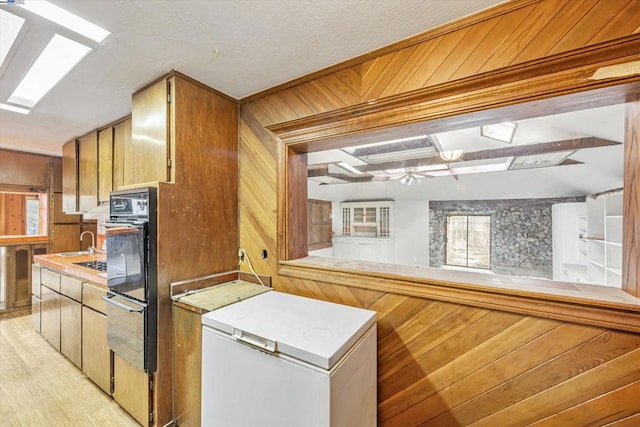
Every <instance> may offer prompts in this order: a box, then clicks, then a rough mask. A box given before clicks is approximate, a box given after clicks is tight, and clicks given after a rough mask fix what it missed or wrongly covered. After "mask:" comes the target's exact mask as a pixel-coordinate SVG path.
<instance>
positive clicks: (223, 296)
mask: <svg viewBox="0 0 640 427" xmlns="http://www.w3.org/2000/svg"><path fill="white" fill-rule="evenodd" d="M270 290H271V288H269V287H267V286H261V285H257V284H255V283H251V282H247V281H244V280H233V281H231V282H227V283H221V284H219V285H215V286H211V287H208V288H203V289H199V290H197V291H189V292H186V293H183V294H178V295H174V296H173V297H171V299H173V301H174V303H175V304H176V305H177V306H179V307H182V308H185V309H187V310H190V311H195V312H196V313H207V312H209V311H212V310H215V309H217V308H221V307H224V306H227V305H230V304H233V303H235V302H239V301H242V300H245V299H247V298H251V297H253V296H256V295H260V294H261V293H264V292H267V291H270Z"/></svg>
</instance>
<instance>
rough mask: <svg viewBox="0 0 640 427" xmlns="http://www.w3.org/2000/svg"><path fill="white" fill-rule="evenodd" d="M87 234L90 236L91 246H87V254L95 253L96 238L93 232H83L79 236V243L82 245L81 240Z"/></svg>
mask: <svg viewBox="0 0 640 427" xmlns="http://www.w3.org/2000/svg"><path fill="white" fill-rule="evenodd" d="M87 233H89V234H91V246H89V252H90V253H95V251H96V236H95V235H94V234H93V232H91V231H89V230H87V231H83V232H82V234H80V243H82V238H83V237H84V235H85V234H87Z"/></svg>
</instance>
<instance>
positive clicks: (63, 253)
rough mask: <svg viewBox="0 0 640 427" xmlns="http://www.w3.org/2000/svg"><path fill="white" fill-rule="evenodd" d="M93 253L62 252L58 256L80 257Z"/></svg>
mask: <svg viewBox="0 0 640 427" xmlns="http://www.w3.org/2000/svg"><path fill="white" fill-rule="evenodd" d="M89 254H91V252H89V251H74V252H61V253H59V254H56V255H58V256H79V255H89Z"/></svg>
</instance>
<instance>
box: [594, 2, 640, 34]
mask: <svg viewBox="0 0 640 427" xmlns="http://www.w3.org/2000/svg"><path fill="white" fill-rule="evenodd" d="M638 15H640V3H638V2H637V1H633V0H632V1H629V3H628V4H627V6H626V7H625V8H624V9H621V10H620V11H619V12H618V13H617V14H616V15H615V17H613V18H611V19H609V22H608V23H607V24H606V25H605V26H604V27H603V28H602V29H601V30H600V31H599V32H598V33H597V34H596V35H595V36H593V38H592V39H591V40H589V43H590V44H596V43H600V42H603V41H605V40H610V39H611V38H613V37H615V35H616V34H632V33H637V32H638V24H637V23H636V22H634V21H633V20H629V19H628V17H629V16H638Z"/></svg>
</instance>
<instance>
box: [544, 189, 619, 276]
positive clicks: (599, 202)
mask: <svg viewBox="0 0 640 427" xmlns="http://www.w3.org/2000/svg"><path fill="white" fill-rule="evenodd" d="M585 208H586V209H585ZM553 224H554V228H553V239H554V244H553V260H554V261H553V278H554V280H565V281H570V282H577V283H591V284H596V285H604V286H612V287H620V286H621V283H622V241H623V240H622V236H623V234H622V224H623V222H622V190H620V191H616V192H608V193H604V194H600V195H598V196H597V197H591V196H589V197H587V200H586V203H560V204H558V205H554V206H553Z"/></svg>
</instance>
